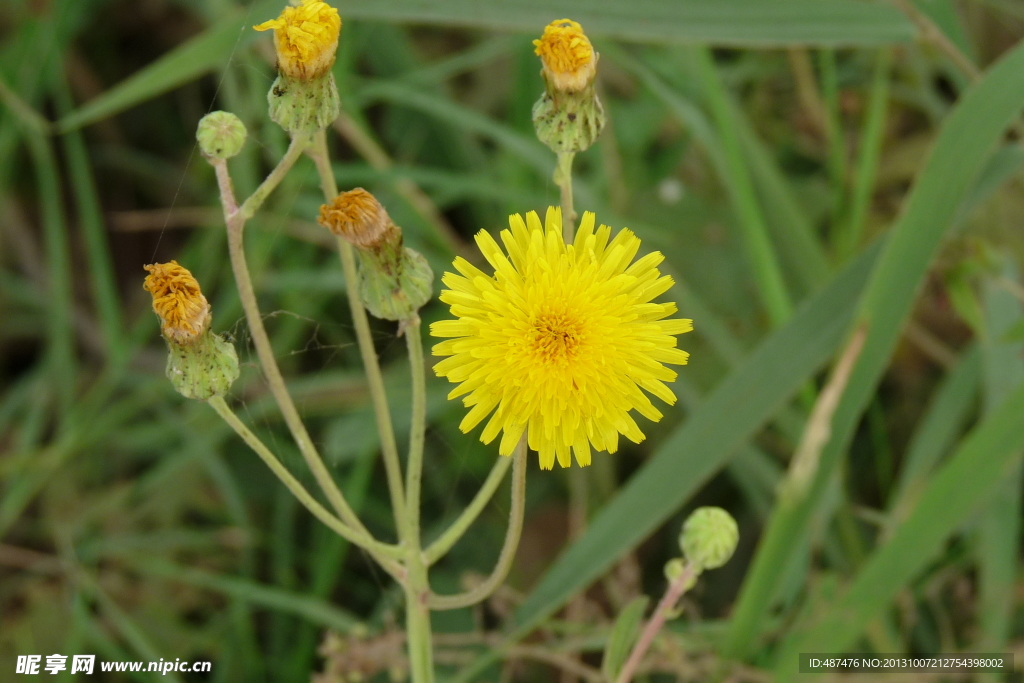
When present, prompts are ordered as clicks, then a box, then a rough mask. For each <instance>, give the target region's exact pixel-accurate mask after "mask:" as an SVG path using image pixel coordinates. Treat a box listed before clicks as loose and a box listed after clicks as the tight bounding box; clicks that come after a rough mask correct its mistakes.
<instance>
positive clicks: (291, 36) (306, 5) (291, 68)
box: [253, 0, 341, 81]
mask: <svg viewBox="0 0 1024 683" xmlns="http://www.w3.org/2000/svg"><path fill="white" fill-rule="evenodd" d="M253 28H254V29H256V30H257V31H267V30H269V29H274V47H275V48H277V67H278V69H280V70H281V73H283V74H284V75H285V76H288V77H290V78H295V79H298V80H302V81H310V80H313V79H314V78H317V77H319V76H322V75H323V74H325V73H327V71H329V70H330V68H331V66H332V65H333V64H334V53H335V52H336V51H337V49H338V35H339V34H340V33H341V17H339V16H338V10H337V9H335V8H334V7H331V6H330V5H328V4H327V3H326V2H321V1H320V0H303V2H302V4H301V5H299V6H298V7H285V8H284V11H282V12H281V16H280V17H278V18H277V19H271V20H270V21H265V22H263V23H262V24H260V25H259V26H253Z"/></svg>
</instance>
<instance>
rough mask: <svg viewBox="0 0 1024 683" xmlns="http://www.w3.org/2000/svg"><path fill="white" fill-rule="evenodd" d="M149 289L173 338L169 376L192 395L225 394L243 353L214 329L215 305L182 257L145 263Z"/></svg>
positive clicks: (163, 327) (168, 336) (179, 388)
mask: <svg viewBox="0 0 1024 683" xmlns="http://www.w3.org/2000/svg"><path fill="white" fill-rule="evenodd" d="M145 268H146V270H147V271H149V275H147V276H146V281H145V282H144V283H143V285H142V286H143V288H144V289H145V290H146V291H147V292H149V293H150V294H152V295H153V310H154V311H156V314H157V316H159V318H160V330H161V331H162V332H163V333H164V339H166V340H167V347H168V351H169V352H170V353H169V354H168V355H167V378H168V379H169V380H171V384H172V385H174V388H175V389H177V391H178V393H180V394H181V395H182V396H185V397H186V398H195V399H199V400H201V401H205V400H207V399H209V398H212V397H214V396H224V395H225V394H226V393H227V392H228V391H229V390H230V389H231V384H232V383H233V382H234V381H235V380H236V379H238V354H237V353H236V352H235V347H234V345H232V344H231V342H230V341H228V340H227V339H224V338H222V337H220V336H219V335H216V334H213V333H212V332H211V331H210V319H211V317H212V316H211V313H210V304H209V303H207V301H206V297H205V296H203V293H202V292H201V291H199V283H198V282H196V279H195V278H194V277H192V273H190V272H188V270H186V269H185V268H182V267H181V266H179V265H178V264H177V262H176V261H171V262H170V263H154V264H152V265H149V266H145Z"/></svg>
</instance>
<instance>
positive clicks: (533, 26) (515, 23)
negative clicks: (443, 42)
mask: <svg viewBox="0 0 1024 683" xmlns="http://www.w3.org/2000/svg"><path fill="white" fill-rule="evenodd" d="M334 4H335V5H336V6H337V7H338V10H339V11H340V12H341V15H342V16H343V17H345V18H346V19H349V18H351V19H377V20H382V21H389V22H411V23H426V24H441V25H444V26H467V27H471V28H483V29H492V30H498V31H523V32H526V33H530V34H534V33H540V30H541V29H542V28H543V27H544V26H545V25H546V24H547V23H548V22H551V21H553V20H555V19H558V18H559V17H572V18H573V19H575V20H576V21H578V22H580V23H581V24H582V25H583V26H584V28H586V30H587V34H588V35H590V36H592V37H606V38H619V39H622V40H629V41H636V42H646V43H669V44H676V45H682V44H690V45H692V44H695V43H714V44H716V45H729V46H734V47H771V46H775V47H777V46H781V45H832V46H837V47H838V46H854V45H879V44H883V43H890V42H902V41H908V40H911V39H912V38H913V37H914V33H915V31H914V28H913V26H912V25H911V23H910V22H909V21H908V20H907V19H906V18H905V17H903V15H901V14H900V13H899V12H898V11H897V10H896V9H895V8H892V7H889V6H887V5H883V4H870V3H862V2H854V1H851V0H828V1H827V2H822V1H821V0H782V1H778V0H776V1H772V2H750V1H749V0H645V2H642V3H623V2H619V1H617V0H505V2H477V1H476V0H446V1H445V2H437V3H426V2H422V1H421V0H380V1H378V2H357V1H356V0H339V1H338V2H336V3H334Z"/></svg>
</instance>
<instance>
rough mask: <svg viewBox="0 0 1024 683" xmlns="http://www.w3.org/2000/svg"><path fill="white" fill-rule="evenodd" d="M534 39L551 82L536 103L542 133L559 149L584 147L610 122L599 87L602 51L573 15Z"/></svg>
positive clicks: (546, 82) (536, 121)
mask: <svg viewBox="0 0 1024 683" xmlns="http://www.w3.org/2000/svg"><path fill="white" fill-rule="evenodd" d="M533 44H534V45H535V46H536V49H535V52H536V54H537V55H538V56H539V57H540V58H541V63H542V64H543V69H542V70H541V75H542V76H543V77H544V86H545V92H544V94H543V95H542V96H541V98H540V99H539V100H537V102H536V104H534V105H533V125H534V128H535V129H536V131H537V137H538V138H539V139H540V141H541V142H543V143H544V144H545V145H547V146H548V147H550V148H551V149H552V150H553V151H554V152H556V153H566V152H573V153H574V152H582V151H583V150H585V149H588V148H589V147H590V146H591V145H592V144H594V141H595V140H597V136H598V135H600V134H601V130H602V129H603V128H604V124H605V115H604V107H603V106H602V105H601V100H599V99H598V97H597V93H595V92H594V77H595V76H596V75H597V59H598V55H597V53H596V52H594V48H593V46H592V45H591V44H590V40H589V39H588V38H587V36H586V35H585V34H584V33H583V29H582V27H581V26H580V25H579V24H577V23H576V22H575V21H572V20H570V19H560V20H558V21H554V22H551V23H550V24H549V25H548V26H547V27H546V28H545V29H544V35H542V36H541V37H540V39H539V40H535V41H533Z"/></svg>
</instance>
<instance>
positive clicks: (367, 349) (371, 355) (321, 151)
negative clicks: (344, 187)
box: [309, 131, 412, 543]
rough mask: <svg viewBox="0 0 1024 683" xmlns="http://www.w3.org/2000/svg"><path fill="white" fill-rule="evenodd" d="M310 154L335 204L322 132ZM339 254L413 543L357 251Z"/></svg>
mask: <svg viewBox="0 0 1024 683" xmlns="http://www.w3.org/2000/svg"><path fill="white" fill-rule="evenodd" d="M309 154H310V156H312V157H313V162H314V163H315V164H316V170H317V172H318V173H319V174H320V187H321V188H322V189H323V193H324V199H325V200H326V201H328V202H330V201H333V200H334V198H335V197H336V196H337V194H338V186H337V183H336V182H335V180H334V172H333V171H332V170H331V162H330V158H329V156H328V154H327V136H326V135H325V134H324V132H323V131H320V132H319V133H317V134H316V136H314V138H313V145H312V148H311V149H310V150H309ZM338 254H339V256H340V258H341V267H342V270H344V271H345V288H346V290H347V294H348V304H349V308H351V310H352V322H353V323H354V324H355V328H356V339H357V341H358V342H359V352H360V354H361V355H362V357H363V365H364V366H365V368H366V381H367V384H368V385H369V387H370V398H371V400H372V401H373V412H374V416H375V417H376V421H377V432H378V434H379V436H380V445H381V452H382V453H383V455H384V469H385V470H386V471H387V476H388V491H389V492H390V494H391V509H392V511H393V513H394V516H395V526H396V527H397V528H398V537H399V538H400V539H402V540H403V541H407V542H409V543H411V542H412V540H411V538H410V527H409V521H410V520H409V516H408V514H407V513H406V505H405V492H404V491H403V490H402V489H403V486H402V465H401V463H400V462H399V459H398V444H397V443H396V442H395V430H394V427H393V426H392V424H391V411H390V409H389V408H388V397H387V393H386V392H385V390H384V377H383V375H381V372H380V361H379V359H378V358H377V351H376V350H375V349H374V348H373V337H372V336H371V334H370V321H369V319H368V318H367V316H366V308H365V307H364V306H363V302H362V301H361V300H360V299H359V282H358V280H357V277H356V257H355V252H354V250H353V249H352V245H351V244H349V243H348V242H346V241H345V240H344V239H343V238H341V237H339V238H338Z"/></svg>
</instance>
